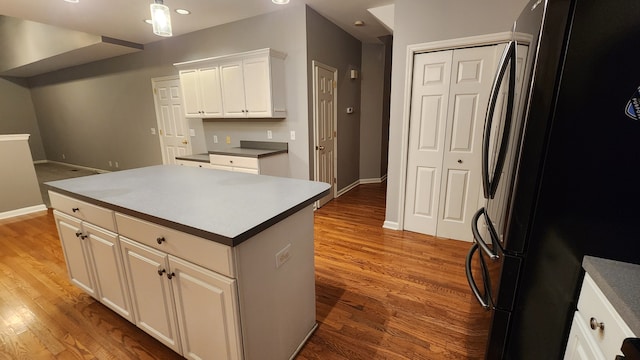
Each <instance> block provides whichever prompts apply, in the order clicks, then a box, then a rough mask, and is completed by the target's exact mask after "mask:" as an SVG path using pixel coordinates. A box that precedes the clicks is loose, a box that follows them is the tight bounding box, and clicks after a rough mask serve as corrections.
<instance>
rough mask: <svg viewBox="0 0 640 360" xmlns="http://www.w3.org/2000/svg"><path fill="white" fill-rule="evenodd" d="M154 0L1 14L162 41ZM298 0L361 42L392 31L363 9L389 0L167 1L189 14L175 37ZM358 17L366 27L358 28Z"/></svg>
mask: <svg viewBox="0 0 640 360" xmlns="http://www.w3.org/2000/svg"><path fill="white" fill-rule="evenodd" d="M151 2H152V0H80V2H79V3H77V4H73V3H68V2H65V1H63V0H2V1H0V15H7V16H12V17H16V18H21V19H24V20H31V21H36V22H40V23H44V24H49V25H56V26H59V27H62V28H66V29H70V30H77V31H82V32H86V33H90V34H94V35H100V36H107V37H111V38H115V39H120V40H125V41H130V42H134V43H138V44H148V43H151V42H154V41H158V40H162V38H161V37H158V36H156V35H154V34H153V33H152V32H151V26H150V25H148V24H146V23H144V21H143V20H144V19H148V18H149V17H150V15H149V4H151ZM297 3H304V4H308V5H309V6H310V7H311V8H313V9H314V10H316V11H317V12H318V13H320V14H321V15H323V16H324V17H326V18H328V19H329V20H331V21H332V22H334V23H335V24H337V25H338V26H340V27H341V28H343V29H344V30H345V31H347V32H349V33H350V34H352V35H353V36H354V37H356V38H358V39H360V40H361V41H363V42H376V41H377V40H376V39H377V37H379V36H383V35H388V34H389V33H390V32H389V30H388V29H387V28H385V27H384V26H383V25H382V24H380V22H378V21H377V20H376V18H375V17H374V16H373V15H372V14H371V13H369V12H368V11H367V9H369V8H373V7H379V6H383V5H388V4H391V3H393V0H291V2H290V3H289V5H275V4H273V3H272V2H271V0H165V1H164V4H165V5H167V6H169V8H170V9H171V10H172V11H173V10H175V9H176V8H184V9H188V10H190V11H191V12H192V13H191V15H187V16H182V15H178V14H176V13H175V12H172V14H171V22H172V25H173V33H174V36H176V35H181V34H186V33H189V32H193V31H196V30H200V29H204V28H208V27H212V26H216V25H220V24H224V23H228V22H233V21H236V20H240V19H244V18H248V17H252V16H256V15H260V14H264V13H268V12H272V11H278V10H280V9H282V8H283V7H286V6H292V5H295V4H297ZM356 20H362V21H364V22H365V26H362V27H356V26H354V25H353V23H354V21H356Z"/></svg>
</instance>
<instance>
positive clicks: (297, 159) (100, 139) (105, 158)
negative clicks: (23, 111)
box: [30, 5, 309, 179]
mask: <svg viewBox="0 0 640 360" xmlns="http://www.w3.org/2000/svg"><path fill="white" fill-rule="evenodd" d="M267 47H270V48H273V49H275V50H278V51H282V52H285V53H287V54H288V56H287V59H286V60H285V69H286V70H285V72H286V74H285V77H286V92H287V110H288V117H287V119H285V120H263V121H255V122H243V121H238V120H234V121H210V120H205V121H204V125H203V126H202V127H199V126H198V125H199V123H195V124H194V123H193V121H191V123H192V125H193V127H194V128H195V130H196V134H197V137H198V139H197V141H195V143H199V141H202V142H205V143H206V147H207V148H215V147H216V146H214V144H213V140H212V139H213V135H214V134H218V135H224V136H226V135H229V136H231V138H232V144H231V145H238V142H239V140H241V139H242V140H266V130H267V129H270V130H272V131H273V140H274V141H288V142H289V158H290V162H291V163H290V168H291V176H293V177H297V178H305V179H306V178H308V176H309V174H308V157H309V154H308V152H309V150H308V147H309V144H308V142H307V136H306V134H307V133H308V121H307V96H306V93H307V77H306V71H307V70H306V47H305V7H304V5H295V6H289V7H287V8H286V9H283V10H280V11H277V12H273V13H270V14H266V15H262V16H257V17H254V18H250V19H246V20H242V21H238V22H234V23H231V24H226V25H222V26H217V27H213V28H209V29H205V30H202V31H198V32H195V33H191V34H187V35H183V36H176V37H173V38H168V39H164V40H161V41H158V42H155V43H152V44H148V45H146V46H145V50H144V51H141V52H138V53H133V54H129V55H123V56H120V57H117V58H113V59H107V60H103V61H99V62H95V63H91V64H87V65H83V66H77V67H73V68H69V69H65V70H60V71H57V72H52V73H48V74H45V75H42V76H38V77H34V78H31V79H30V85H31V87H32V98H33V103H34V107H35V109H36V114H37V118H38V122H39V124H40V130H41V131H42V134H43V143H44V147H45V150H46V152H47V155H48V159H50V160H56V161H63V162H68V163H72V164H77V165H82V166H87V167H92V168H98V169H107V170H116V169H115V168H110V167H109V165H108V162H109V161H112V163H115V161H117V162H118V163H119V168H120V169H128V168H135V167H140V166H147V165H154V164H160V163H162V158H161V151H160V144H159V139H158V136H157V135H151V131H150V128H152V127H153V128H155V127H157V124H156V116H155V110H154V104H153V95H152V91H151V79H152V78H154V77H161V76H168V75H176V74H177V73H178V72H177V69H176V68H175V67H174V66H173V63H176V62H181V61H188V60H195V59H201V58H206V57H212V56H220V55H226V54H231V53H238V52H243V51H249V50H255V49H260V48H267ZM291 130H294V131H296V133H297V134H299V136H297V137H296V140H295V141H291V140H289V131H291ZM219 137H220V136H219ZM220 140H221V141H224V138H221V139H220ZM217 146H227V145H226V144H218V145H217ZM199 148H201V147H199ZM199 150H200V149H199ZM63 154H64V155H65V158H66V159H63V158H62V155H63Z"/></svg>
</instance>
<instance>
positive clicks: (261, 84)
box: [243, 57, 271, 118]
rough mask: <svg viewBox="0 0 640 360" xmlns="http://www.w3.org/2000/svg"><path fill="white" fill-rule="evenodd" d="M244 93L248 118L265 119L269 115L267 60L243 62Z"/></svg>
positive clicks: (263, 58)
mask: <svg viewBox="0 0 640 360" xmlns="http://www.w3.org/2000/svg"><path fill="white" fill-rule="evenodd" d="M243 71H244V91H245V102H246V110H247V116H248V117H258V118H259V117H267V116H270V114H271V85H270V84H271V77H270V76H269V59H268V58H267V57H261V58H257V59H247V60H244V62H243Z"/></svg>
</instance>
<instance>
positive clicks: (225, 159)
mask: <svg viewBox="0 0 640 360" xmlns="http://www.w3.org/2000/svg"><path fill="white" fill-rule="evenodd" d="M209 161H210V162H211V164H213V165H226V166H233V167H242V168H250V169H256V170H258V158H252V157H244V156H229V155H216V154H209Z"/></svg>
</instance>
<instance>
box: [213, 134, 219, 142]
mask: <svg viewBox="0 0 640 360" xmlns="http://www.w3.org/2000/svg"><path fill="white" fill-rule="evenodd" d="M213 143H214V144H217V143H218V135H213Z"/></svg>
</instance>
